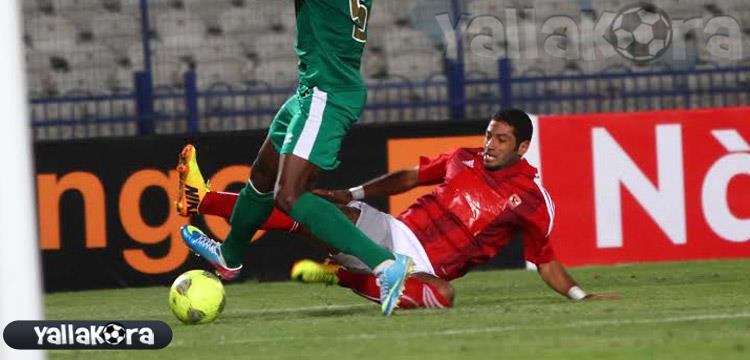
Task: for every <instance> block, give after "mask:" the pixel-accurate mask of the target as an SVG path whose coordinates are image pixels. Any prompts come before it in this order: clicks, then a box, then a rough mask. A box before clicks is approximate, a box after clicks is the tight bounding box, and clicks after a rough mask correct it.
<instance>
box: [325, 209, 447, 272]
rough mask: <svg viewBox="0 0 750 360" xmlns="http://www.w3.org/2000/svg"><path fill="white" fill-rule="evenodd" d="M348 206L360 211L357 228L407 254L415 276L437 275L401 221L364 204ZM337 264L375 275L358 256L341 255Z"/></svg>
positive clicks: (393, 249) (380, 243)
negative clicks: (417, 274)
mask: <svg viewBox="0 0 750 360" xmlns="http://www.w3.org/2000/svg"><path fill="white" fill-rule="evenodd" d="M348 206H350V207H353V208H357V209H359V211H360V215H359V219H358V220H357V228H359V229H360V230H361V231H362V232H363V233H365V235H367V236H368V237H369V238H370V239H372V241H374V242H375V243H377V244H379V245H382V246H383V247H385V248H387V249H388V250H391V251H393V252H394V253H397V254H401V255H406V256H408V257H410V258H412V260H414V270H413V271H412V272H414V273H427V274H430V275H435V270H434V269H433V268H432V264H431V263H430V259H429V258H428V257H427V253H426V252H425V251H424V248H423V247H422V244H421V243H420V242H419V239H417V237H416V236H415V235H414V233H413V232H412V231H411V229H409V227H408V226H406V225H405V224H404V223H402V222H401V221H400V220H398V219H396V218H395V217H393V216H391V215H390V214H386V213H384V212H382V211H380V210H378V209H375V208H374V207H372V206H370V205H368V204H366V203H363V202H361V201H352V202H350V203H349V204H348ZM333 259H334V260H336V262H338V263H339V264H341V265H344V266H345V267H346V268H348V269H350V270H358V271H365V272H372V270H371V269H370V268H369V267H367V265H365V264H364V263H363V262H362V261H361V260H359V259H357V258H356V257H354V256H351V255H348V254H344V253H339V254H337V255H335V256H334V257H333Z"/></svg>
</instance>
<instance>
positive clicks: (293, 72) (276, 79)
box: [255, 58, 297, 86]
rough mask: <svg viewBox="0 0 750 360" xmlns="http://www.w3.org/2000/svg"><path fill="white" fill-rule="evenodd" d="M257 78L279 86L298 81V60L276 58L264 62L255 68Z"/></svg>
mask: <svg viewBox="0 0 750 360" xmlns="http://www.w3.org/2000/svg"><path fill="white" fill-rule="evenodd" d="M255 77H256V79H257V80H259V81H262V82H265V83H268V84H274V85H278V86H290V85H293V84H294V83H295V82H296V81H297V60H296V59H294V58H291V59H289V60H282V59H279V60H276V61H266V62H262V63H260V64H259V65H258V67H257V68H256V69H255Z"/></svg>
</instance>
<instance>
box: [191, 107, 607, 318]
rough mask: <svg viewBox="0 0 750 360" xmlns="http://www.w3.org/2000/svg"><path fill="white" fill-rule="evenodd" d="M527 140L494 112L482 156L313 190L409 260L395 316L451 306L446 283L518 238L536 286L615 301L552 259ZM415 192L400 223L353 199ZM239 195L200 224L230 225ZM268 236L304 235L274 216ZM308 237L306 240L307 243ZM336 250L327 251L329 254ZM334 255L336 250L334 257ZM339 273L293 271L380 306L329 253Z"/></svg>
mask: <svg viewBox="0 0 750 360" xmlns="http://www.w3.org/2000/svg"><path fill="white" fill-rule="evenodd" d="M531 136H532V125H531V121H530V119H529V117H528V115H526V113H524V112H523V111H521V110H517V109H507V110H503V111H500V112H498V113H497V114H496V115H495V116H494V117H493V118H492V120H491V121H490V123H489V125H488V127H487V131H486V136H485V141H484V147H483V148H460V149H457V150H455V151H452V152H450V153H446V154H442V155H440V156H438V157H436V158H433V159H427V158H424V157H423V158H421V159H420V163H419V166H416V167H413V168H408V169H403V170H399V171H396V172H393V173H389V174H386V175H384V176H382V177H379V178H377V179H374V180H372V181H369V182H367V183H365V184H363V185H361V186H357V187H354V188H351V189H349V190H316V191H315V193H316V194H317V195H319V196H322V197H324V198H327V199H329V200H331V201H333V202H336V203H339V204H347V205H346V206H342V209H343V210H344V212H345V213H346V214H347V216H349V218H350V219H351V220H352V221H353V222H354V223H355V224H356V225H357V227H358V228H360V229H361V230H362V231H363V232H364V233H365V234H367V235H368V237H370V238H371V239H373V240H374V241H375V242H377V243H379V244H381V245H384V246H385V247H386V248H388V249H390V250H392V251H394V252H396V253H400V254H404V255H408V256H410V257H411V258H412V259H414V263H415V268H414V273H412V275H411V276H410V278H409V280H408V281H407V283H406V289H405V292H404V296H403V298H402V300H401V302H400V303H399V306H400V307H401V308H415V307H427V308H442V307H450V306H452V304H453V298H454V290H453V287H452V286H451V285H450V283H449V281H451V280H453V279H456V278H459V277H461V276H463V275H465V274H466V272H467V271H469V270H470V269H471V268H472V267H474V266H476V265H480V264H483V263H485V262H487V261H488V260H490V259H491V258H492V257H494V256H495V255H496V254H497V252H498V251H500V249H501V248H502V247H503V246H504V245H506V244H507V243H508V242H509V241H510V240H511V239H512V238H513V236H514V234H516V233H517V232H518V231H520V232H522V233H523V242H524V256H525V258H526V260H528V261H530V262H532V263H534V264H536V265H537V269H538V273H539V275H540V276H541V278H542V280H544V281H545V283H547V285H549V286H550V287H551V288H552V289H553V290H555V291H556V292H558V293H560V294H562V295H565V296H567V297H569V298H571V299H573V300H584V299H588V300H604V299H616V298H618V297H617V296H615V295H594V294H586V293H585V292H584V291H583V290H582V289H581V288H580V287H579V286H578V285H577V284H576V282H575V281H574V280H573V278H572V277H571V276H570V275H569V274H568V273H567V272H566V270H565V268H564V267H563V265H562V264H560V263H559V262H558V261H557V260H555V256H554V251H553V250H552V247H551V246H550V244H549V236H550V233H551V232H552V230H553V224H554V216H555V206H554V203H553V201H552V198H551V197H550V195H549V194H548V193H547V191H546V190H545V189H544V188H543V187H542V186H541V185H540V184H539V183H538V182H537V181H536V180H537V179H538V177H537V170H536V169H535V168H534V167H532V166H531V165H529V163H528V162H526V160H524V159H523V155H524V154H525V153H526V151H527V150H528V147H529V143H530V140H531ZM420 185H437V187H436V188H435V189H434V190H433V191H432V192H431V193H430V194H427V195H424V196H422V197H420V198H418V199H417V200H416V201H415V202H414V203H413V204H412V205H411V206H410V207H409V208H408V209H407V210H406V211H405V212H404V213H402V214H401V215H399V216H398V217H393V216H391V215H388V214H385V213H382V212H380V211H378V210H376V209H374V208H372V207H370V206H369V205H367V204H365V203H363V202H360V201H359V200H361V199H363V198H365V196H366V197H378V196H390V195H394V194H399V193H403V192H406V191H409V190H411V189H413V188H415V187H417V186H420ZM235 198H236V195H234V194H229V193H211V192H209V193H207V194H206V196H205V197H203V198H202V200H201V203H200V205H199V212H200V213H202V214H204V215H220V216H225V217H227V216H229V215H230V214H231V208H232V206H233V205H234V199H235ZM264 228H266V229H288V230H291V231H298V232H302V233H303V234H304V229H299V227H298V226H297V225H296V223H294V221H293V220H291V219H290V218H289V217H288V216H286V215H285V214H284V213H282V212H280V211H275V212H274V214H273V215H272V216H271V218H270V219H269V221H268V222H267V223H266V224H265V226H264ZM305 235H307V237H310V235H309V234H305ZM331 250H333V249H331ZM333 251H335V250H333ZM332 258H333V260H334V261H335V262H336V263H337V264H320V263H316V262H313V261H311V260H304V261H301V262H298V263H296V264H295V266H294V267H293V268H292V278H294V279H296V280H300V281H303V282H323V283H336V284H339V285H341V286H343V287H347V288H350V289H352V290H353V291H354V292H355V293H357V294H359V295H361V296H363V297H365V298H367V299H370V300H372V301H376V302H377V301H378V287H377V284H376V283H375V277H374V276H373V275H372V274H371V271H370V269H369V268H367V266H366V265H364V264H363V263H362V262H361V261H359V260H358V259H356V258H354V257H352V256H349V255H346V254H341V253H338V254H334V255H333V256H332Z"/></svg>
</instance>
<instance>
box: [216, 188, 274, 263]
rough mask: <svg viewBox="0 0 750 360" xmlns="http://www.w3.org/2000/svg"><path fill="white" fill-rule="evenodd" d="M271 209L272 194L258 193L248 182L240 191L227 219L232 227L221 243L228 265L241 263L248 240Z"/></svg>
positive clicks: (266, 217) (269, 213) (248, 244)
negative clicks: (230, 215)
mask: <svg viewBox="0 0 750 360" xmlns="http://www.w3.org/2000/svg"><path fill="white" fill-rule="evenodd" d="M271 211H273V194H272V193H268V194H261V193H258V192H257V191H256V190H255V188H254V187H253V186H252V185H251V184H250V182H248V183H247V185H245V187H244V188H243V189H242V191H240V196H239V197H238V198H237V202H236V203H235V204H234V210H232V217H231V218H230V219H229V224H230V225H232V227H231V229H230V230H229V235H227V238H226V240H224V243H223V244H221V253H222V255H224V260H226V262H227V265H228V266H230V267H237V266H240V265H241V264H242V259H243V258H244V257H245V252H247V249H248V247H249V246H250V240H252V238H253V235H255V232H256V231H257V230H258V228H260V226H261V225H263V223H264V222H265V221H266V220H267V219H268V217H269V216H270V215H271Z"/></svg>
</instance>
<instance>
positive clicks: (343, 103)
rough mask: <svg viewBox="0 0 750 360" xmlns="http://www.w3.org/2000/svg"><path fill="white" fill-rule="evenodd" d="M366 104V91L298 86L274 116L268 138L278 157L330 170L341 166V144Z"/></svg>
mask: <svg viewBox="0 0 750 360" xmlns="http://www.w3.org/2000/svg"><path fill="white" fill-rule="evenodd" d="M366 102H367V91H366V90H365V89H362V90H361V91H337V92H335V93H334V92H331V93H326V92H324V91H322V90H320V89H319V88H317V87H313V88H310V87H308V86H305V85H300V87H299V88H298V89H297V93H296V94H294V95H293V96H292V97H290V98H289V99H288V100H287V101H286V103H284V105H283V106H282V107H281V110H279V112H278V113H277V114H276V117H274V119H273V122H272V123H271V127H270V129H269V130H268V136H269V137H270V138H271V142H272V143H273V146H274V147H276V150H278V151H279V153H280V154H282V155H283V154H294V155H296V156H299V157H301V158H303V159H306V160H307V161H309V162H310V163H312V164H313V165H315V166H317V167H319V168H321V169H323V170H333V169H335V168H336V167H338V166H339V163H340V161H339V159H338V154H339V149H341V142H342V141H343V140H344V136H345V135H346V133H347V132H348V131H349V129H350V128H351V127H352V125H353V124H354V122H355V121H357V119H358V118H359V115H360V114H362V111H363V110H364V107H365V103H366Z"/></svg>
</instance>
